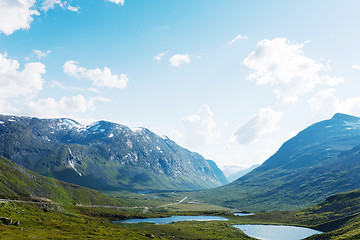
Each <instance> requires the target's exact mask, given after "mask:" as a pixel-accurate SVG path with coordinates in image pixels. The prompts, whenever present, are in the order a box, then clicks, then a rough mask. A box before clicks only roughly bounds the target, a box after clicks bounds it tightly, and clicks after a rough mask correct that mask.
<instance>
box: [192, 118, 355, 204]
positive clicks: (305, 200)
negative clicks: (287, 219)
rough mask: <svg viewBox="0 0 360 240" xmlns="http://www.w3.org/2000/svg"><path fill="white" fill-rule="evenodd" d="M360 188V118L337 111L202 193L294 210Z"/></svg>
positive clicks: (230, 201)
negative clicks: (240, 174)
mask: <svg viewBox="0 0 360 240" xmlns="http://www.w3.org/2000/svg"><path fill="white" fill-rule="evenodd" d="M357 188H360V118H357V117H354V116H349V115H345V114H335V115H334V117H333V118H331V119H329V120H325V121H322V122H318V123H315V124H313V125H312V126H310V127H308V128H306V129H305V130H303V131H301V132H300V133H299V134H297V135H296V136H295V137H293V138H292V139H290V140H288V141H287V142H285V143H284V144H283V145H282V146H281V148H280V149H279V150H278V151H277V152H276V153H275V154H274V155H273V156H271V157H270V158H269V159H268V160H267V161H265V162H264V163H263V164H262V165H261V166H260V167H258V168H256V169H254V170H253V171H252V172H250V173H248V174H246V175H245V176H243V177H241V178H239V179H238V180H236V181H234V182H232V183H230V184H228V185H226V186H223V187H220V188H216V189H211V190H206V191H202V192H199V193H197V194H196V195H197V197H198V198H202V199H204V200H207V201H209V202H212V203H216V204H221V205H225V206H230V207H236V208H237V209H241V210H248V211H261V210H267V211H268V210H289V209H299V208H302V207H306V206H310V205H313V204H315V203H319V202H320V201H322V200H324V199H325V198H326V197H328V196H330V195H332V194H336V193H339V192H345V191H349V190H353V189H357Z"/></svg>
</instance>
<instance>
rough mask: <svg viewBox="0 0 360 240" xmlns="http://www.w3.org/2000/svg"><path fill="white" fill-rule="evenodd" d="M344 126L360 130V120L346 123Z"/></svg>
mask: <svg viewBox="0 0 360 240" xmlns="http://www.w3.org/2000/svg"><path fill="white" fill-rule="evenodd" d="M344 126H345V127H348V128H346V129H358V128H360V120H359V121H354V122H346V121H345V122H344Z"/></svg>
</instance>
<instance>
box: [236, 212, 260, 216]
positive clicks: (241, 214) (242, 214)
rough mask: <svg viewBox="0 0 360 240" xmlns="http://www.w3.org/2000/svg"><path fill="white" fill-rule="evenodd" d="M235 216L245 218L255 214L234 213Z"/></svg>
mask: <svg viewBox="0 0 360 240" xmlns="http://www.w3.org/2000/svg"><path fill="white" fill-rule="evenodd" d="M234 215H235V216H240V217H245V216H252V215H255V214H254V213H239V212H238V213H234Z"/></svg>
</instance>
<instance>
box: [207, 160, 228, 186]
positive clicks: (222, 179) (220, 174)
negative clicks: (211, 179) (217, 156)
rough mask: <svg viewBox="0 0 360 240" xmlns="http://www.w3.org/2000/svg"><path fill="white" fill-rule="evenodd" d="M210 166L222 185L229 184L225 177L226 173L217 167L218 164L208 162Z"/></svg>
mask: <svg viewBox="0 0 360 240" xmlns="http://www.w3.org/2000/svg"><path fill="white" fill-rule="evenodd" d="M206 161H207V163H208V164H209V166H210V167H211V168H212V170H213V171H214V173H215V174H216V177H217V178H218V179H219V181H220V182H221V184H222V185H226V184H228V183H229V181H228V180H227V178H226V177H225V175H224V173H223V172H222V171H221V170H220V168H219V167H218V166H217V165H216V163H215V162H214V161H212V160H206Z"/></svg>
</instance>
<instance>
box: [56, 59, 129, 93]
mask: <svg viewBox="0 0 360 240" xmlns="http://www.w3.org/2000/svg"><path fill="white" fill-rule="evenodd" d="M78 64H79V63H78V62H75V61H72V60H71V61H67V62H66V63H65V64H64V66H63V68H64V72H65V73H66V74H68V75H69V76H72V77H75V78H84V79H87V80H90V81H92V82H93V85H94V86H98V87H110V88H125V87H126V86H127V83H128V81H129V80H128V78H127V76H126V75H125V74H120V75H116V74H112V73H111V70H110V68H108V67H104V69H103V70H101V69H99V68H95V69H86V68H84V67H81V66H79V65H78Z"/></svg>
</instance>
